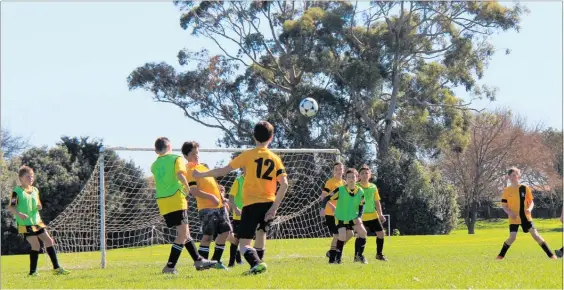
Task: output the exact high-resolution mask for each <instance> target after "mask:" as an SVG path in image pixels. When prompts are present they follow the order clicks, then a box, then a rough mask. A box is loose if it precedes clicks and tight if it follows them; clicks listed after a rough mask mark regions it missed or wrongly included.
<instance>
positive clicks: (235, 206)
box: [229, 195, 241, 216]
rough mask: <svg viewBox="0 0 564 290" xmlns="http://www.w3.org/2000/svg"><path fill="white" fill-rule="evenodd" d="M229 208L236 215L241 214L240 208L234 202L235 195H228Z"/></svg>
mask: <svg viewBox="0 0 564 290" xmlns="http://www.w3.org/2000/svg"><path fill="white" fill-rule="evenodd" d="M229 208H232V209H233V211H234V212H235V214H236V215H238V216H240V215H241V209H240V208H238V207H237V205H236V204H235V197H234V196H233V195H229Z"/></svg>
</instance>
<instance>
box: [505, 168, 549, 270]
mask: <svg viewBox="0 0 564 290" xmlns="http://www.w3.org/2000/svg"><path fill="white" fill-rule="evenodd" d="M506 178H507V179H509V181H510V182H511V185H509V186H508V187H506V188H504V189H503V196H502V197H501V206H502V208H503V211H505V213H506V214H507V215H508V216H509V238H508V239H507V240H506V241H505V242H504V243H503V247H502V248H501V251H500V253H499V255H498V256H497V259H498V260H502V259H503V258H505V254H506V253H507V250H509V247H510V246H511V244H513V242H514V241H515V239H517V232H518V231H519V226H521V229H522V230H523V232H524V233H531V236H532V237H533V239H535V241H536V242H537V243H538V244H539V245H540V246H541V248H542V249H543V250H544V252H545V253H546V255H547V256H548V257H549V258H551V259H557V258H556V256H555V255H554V254H553V253H552V251H551V250H550V248H549V247H548V245H547V244H546V242H545V241H544V239H543V238H542V237H541V236H540V235H539V233H538V232H537V229H536V228H535V225H534V224H533V217H532V216H531V211H532V210H533V206H534V202H533V193H532V192H531V188H529V187H528V186H526V185H523V184H520V183H519V181H520V179H521V170H519V169H518V168H516V167H512V168H510V169H509V170H508V171H507V177H506Z"/></svg>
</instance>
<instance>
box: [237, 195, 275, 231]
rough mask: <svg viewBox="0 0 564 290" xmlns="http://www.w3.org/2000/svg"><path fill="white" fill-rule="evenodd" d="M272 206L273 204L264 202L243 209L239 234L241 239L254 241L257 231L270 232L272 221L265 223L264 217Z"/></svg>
mask: <svg viewBox="0 0 564 290" xmlns="http://www.w3.org/2000/svg"><path fill="white" fill-rule="evenodd" d="M272 204H273V202H262V203H253V204H250V205H247V206H244V207H243V209H242V210H241V225H240V227H239V231H238V232H237V236H238V237H239V239H253V237H254V236H255V232H256V231H257V230H263V231H264V232H268V229H269V226H270V223H272V221H271V220H270V221H267V222H265V221H264V216H265V215H266V212H268V210H269V209H270V207H271V206H272ZM257 226H258V227H257Z"/></svg>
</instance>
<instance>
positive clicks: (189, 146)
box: [181, 141, 200, 164]
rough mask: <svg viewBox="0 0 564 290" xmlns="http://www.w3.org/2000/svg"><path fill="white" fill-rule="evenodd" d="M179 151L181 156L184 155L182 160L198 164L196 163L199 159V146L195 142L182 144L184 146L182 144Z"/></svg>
mask: <svg viewBox="0 0 564 290" xmlns="http://www.w3.org/2000/svg"><path fill="white" fill-rule="evenodd" d="M181 150H182V155H184V158H186V160H188V162H193V163H196V164H198V161H199V160H200V158H199V154H200V144H198V142H196V141H188V142H184V144H182V149H181Z"/></svg>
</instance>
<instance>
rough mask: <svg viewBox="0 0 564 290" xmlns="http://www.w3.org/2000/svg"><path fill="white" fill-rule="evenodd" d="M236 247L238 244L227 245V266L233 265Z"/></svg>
mask: <svg viewBox="0 0 564 290" xmlns="http://www.w3.org/2000/svg"><path fill="white" fill-rule="evenodd" d="M237 247H238V245H235V244H231V246H229V264H228V266H229V267H231V266H233V265H235V256H236V255H237Z"/></svg>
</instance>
